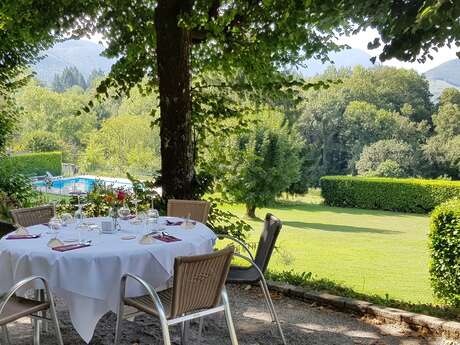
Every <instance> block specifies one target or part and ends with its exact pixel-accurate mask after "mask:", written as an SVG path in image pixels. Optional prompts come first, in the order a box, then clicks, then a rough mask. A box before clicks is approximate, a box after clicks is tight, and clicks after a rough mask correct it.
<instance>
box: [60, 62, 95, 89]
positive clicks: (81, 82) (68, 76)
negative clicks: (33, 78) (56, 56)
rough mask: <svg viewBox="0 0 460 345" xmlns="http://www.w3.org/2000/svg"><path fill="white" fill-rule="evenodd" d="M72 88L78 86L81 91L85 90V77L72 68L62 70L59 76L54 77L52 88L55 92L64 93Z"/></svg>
mask: <svg viewBox="0 0 460 345" xmlns="http://www.w3.org/2000/svg"><path fill="white" fill-rule="evenodd" d="M72 86H79V87H81V88H82V89H86V88H87V86H88V85H87V83H86V80H85V77H84V76H83V74H81V72H80V71H79V70H78V69H77V68H76V67H74V66H72V67H66V68H64V71H62V73H61V74H56V75H55V76H54V80H53V85H52V88H53V90H54V91H56V92H64V91H65V90H67V89H70V88H71V87H72Z"/></svg>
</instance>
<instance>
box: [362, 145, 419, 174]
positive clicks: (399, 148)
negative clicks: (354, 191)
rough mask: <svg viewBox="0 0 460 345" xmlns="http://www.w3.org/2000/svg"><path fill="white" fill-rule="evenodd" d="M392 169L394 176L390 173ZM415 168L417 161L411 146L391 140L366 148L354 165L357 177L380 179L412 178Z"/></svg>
mask: <svg viewBox="0 0 460 345" xmlns="http://www.w3.org/2000/svg"><path fill="white" fill-rule="evenodd" d="M382 164H383V165H382ZM392 167H393V168H394V169H395V170H394V175H392V173H391V168H392ZM416 167H417V159H416V157H415V155H414V152H413V150H412V148H411V146H410V145H409V144H407V143H405V142H402V141H397V140H393V139H390V140H380V141H377V142H375V143H373V144H372V145H369V146H366V147H365V148H364V149H363V151H362V153H361V156H360V158H359V161H358V162H357V163H356V168H357V170H358V174H359V175H367V176H381V177H408V176H414V175H415V174H416Z"/></svg>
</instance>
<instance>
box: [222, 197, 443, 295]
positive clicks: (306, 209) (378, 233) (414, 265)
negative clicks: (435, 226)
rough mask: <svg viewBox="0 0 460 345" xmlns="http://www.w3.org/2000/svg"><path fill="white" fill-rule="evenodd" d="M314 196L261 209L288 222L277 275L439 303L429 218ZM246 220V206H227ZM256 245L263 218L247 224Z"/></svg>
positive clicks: (275, 259)
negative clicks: (308, 275)
mask: <svg viewBox="0 0 460 345" xmlns="http://www.w3.org/2000/svg"><path fill="white" fill-rule="evenodd" d="M319 201H320V200H319V197H318V196H316V195H313V196H311V195H309V196H308V197H306V198H301V199H297V200H291V201H288V200H283V201H280V202H278V203H277V204H276V205H274V206H273V207H269V208H262V209H257V210H256V214H257V215H258V217H260V218H263V217H264V215H265V214H266V213H267V212H271V213H273V214H274V215H276V216H277V217H279V218H280V219H281V220H282V221H283V229H282V231H281V234H280V237H279V240H278V247H279V250H278V251H277V252H276V253H275V255H274V256H273V258H272V261H271V262H270V266H269V269H271V270H273V271H283V270H291V269H292V270H294V271H296V272H304V271H305V272H312V273H313V274H314V276H315V277H317V278H327V279H330V280H333V281H335V282H338V283H342V284H344V285H345V286H348V287H350V288H352V289H354V290H355V291H357V292H361V293H364V294H369V295H373V294H377V295H380V296H382V297H385V296H386V294H388V297H389V298H393V299H399V300H403V301H406V302H411V303H435V299H434V297H433V294H432V291H431V288H430V283H429V276H428V261H429V253H428V249H427V243H428V242H427V233H428V228H429V217H428V216H426V215H416V214H405V213H396V212H385V211H373V210H362V209H350V208H336V207H327V206H324V205H321V204H319ZM224 208H225V209H228V210H230V211H232V212H234V213H235V214H238V215H239V216H244V207H243V205H225V206H224ZM247 221H248V222H249V223H250V224H251V225H252V226H253V227H254V229H255V231H254V232H253V233H252V234H250V236H249V239H248V240H249V241H250V242H253V241H257V240H258V236H259V234H260V230H261V228H262V220H247Z"/></svg>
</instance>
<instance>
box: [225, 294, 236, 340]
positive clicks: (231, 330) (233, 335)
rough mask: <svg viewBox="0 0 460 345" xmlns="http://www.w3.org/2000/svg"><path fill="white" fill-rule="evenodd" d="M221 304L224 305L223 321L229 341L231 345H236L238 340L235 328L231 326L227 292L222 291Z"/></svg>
mask: <svg viewBox="0 0 460 345" xmlns="http://www.w3.org/2000/svg"><path fill="white" fill-rule="evenodd" d="M222 302H223V304H224V313H225V320H226V321H227V327H228V332H229V333H230V339H231V341H232V345H238V338H237V337H236V332H235V326H234V325H233V318H232V313H231V311H230V304H229V302H228V296H227V291H225V289H224V290H223V291H222Z"/></svg>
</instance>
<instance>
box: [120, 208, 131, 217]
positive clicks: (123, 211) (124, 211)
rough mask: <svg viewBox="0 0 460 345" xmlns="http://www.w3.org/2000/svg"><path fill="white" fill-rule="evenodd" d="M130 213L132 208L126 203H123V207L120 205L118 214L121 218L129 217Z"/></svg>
mask: <svg viewBox="0 0 460 345" xmlns="http://www.w3.org/2000/svg"><path fill="white" fill-rule="evenodd" d="M130 214H131V210H130V209H129V208H128V207H127V206H126V204H123V207H120V209H119V210H118V216H119V217H120V218H121V219H127V218H128V217H129V215H130Z"/></svg>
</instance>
